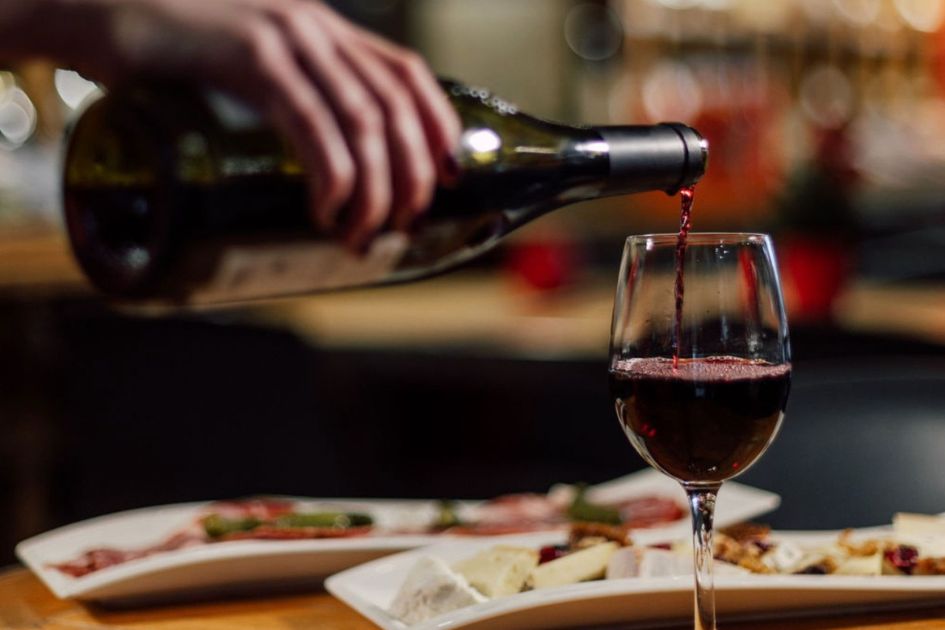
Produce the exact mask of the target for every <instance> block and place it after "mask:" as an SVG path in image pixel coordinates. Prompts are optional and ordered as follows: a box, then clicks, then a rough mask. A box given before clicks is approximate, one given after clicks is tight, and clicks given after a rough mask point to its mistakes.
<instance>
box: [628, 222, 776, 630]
mask: <svg viewBox="0 0 945 630" xmlns="http://www.w3.org/2000/svg"><path fill="white" fill-rule="evenodd" d="M677 260H678V263H679V264H677ZM677 271H678V272H679V273H677ZM677 276H679V277H678V278H677ZM683 277H684V278H685V283H684V285H683V283H682V282H681V281H682V278H683ZM683 286H685V293H683V291H682V289H683ZM677 298H678V299H677ZM610 355H611V357H610V387H611V393H612V394H613V397H614V400H615V406H616V411H617V417H618V419H619V420H620V423H621V425H622V426H623V429H624V431H625V432H626V434H627V437H628V438H629V439H630V443H631V444H633V446H634V448H636V450H637V452H638V453H640V455H641V456H642V457H643V459H645V460H646V461H647V462H648V463H649V464H650V465H651V466H653V467H654V468H657V469H658V470H660V471H662V472H663V473H665V474H667V475H669V476H670V477H673V478H674V479H676V480H677V481H679V482H680V483H681V484H682V486H683V489H684V490H685V491H686V494H687V496H688V499H689V504H690V508H691V511H692V525H693V546H694V559H695V628H696V630H714V628H715V593H714V590H713V584H712V520H713V514H714V509H715V499H716V495H717V493H718V490H719V488H720V486H721V484H722V482H723V481H725V480H726V479H731V478H732V477H735V476H736V475H739V474H741V473H743V472H744V471H745V470H747V469H748V468H749V467H750V466H751V465H752V464H753V463H754V462H755V461H756V460H757V459H758V458H759V457H760V456H761V454H762V453H763V452H764V451H765V449H767V447H768V445H769V444H770V443H771V441H772V440H773V439H774V437H775V435H776V434H777V432H778V428H779V426H780V424H781V419H782V418H783V417H784V407H785V404H786V402H787V396H788V391H789V389H790V379H791V362H790V361H791V360H790V346H789V342H788V327H787V318H786V317H785V314H784V306H783V300H782V297H781V285H780V281H779V279H778V271H777V265H776V263H775V258H774V250H773V247H772V244H771V239H770V238H769V237H768V236H766V235H763V234H729V233H717V234H710V233H691V234H689V237H688V243H687V244H680V247H679V248H677V235H675V234H651V235H643V236H631V237H629V238H628V239H627V242H626V245H625V247H624V251H623V260H622V262H621V265H620V277H619V279H618V283H617V294H616V298H615V301H614V316H613V326H612V330H611V345H610Z"/></svg>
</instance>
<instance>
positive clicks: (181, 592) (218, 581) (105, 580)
mask: <svg viewBox="0 0 945 630" xmlns="http://www.w3.org/2000/svg"><path fill="white" fill-rule="evenodd" d="M649 495H664V496H671V497H675V498H676V499H677V500H678V501H680V502H681V501H682V499H683V496H682V494H681V491H680V490H679V488H678V486H677V484H676V483H675V482H673V481H672V480H669V479H667V478H666V477H664V476H663V475H661V474H659V473H657V472H656V471H653V470H644V471H641V472H638V473H634V474H632V475H628V476H626V477H622V478H619V479H615V480H612V481H609V482H605V483H603V484H600V485H597V486H593V487H591V488H589V490H588V496H590V497H593V498H594V500H597V501H609V500H617V499H619V498H625V497H634V496H649ZM295 500H296V501H299V502H300V503H302V504H304V505H305V506H307V508H308V509H329V510H339V511H349V512H364V513H369V514H371V515H372V516H373V517H374V519H375V521H376V522H377V523H378V524H379V525H380V527H378V529H377V531H376V532H374V533H373V534H371V535H367V536H357V537H350V538H319V539H296V540H253V539H248V540H233V541H227V542H222V543H214V544H205V545H196V546H189V547H185V548H181V549H175V550H171V551H166V552H164V553H156V554H153V555H148V556H146V557H142V558H139V559H135V560H132V561H129V562H125V563H122V564H118V565H116V566H110V567H108V568H104V569H102V570H99V571H95V572H93V573H89V574H88V575H83V576H81V577H73V576H71V575H67V574H64V573H63V572H62V571H60V570H57V569H56V568H55V565H57V564H59V563H64V562H68V561H70V560H72V559H74V558H75V557H76V556H78V555H80V554H82V553H84V552H85V551H87V550H88V549H91V548H96V547H101V546H109V547H119V548H136V547H142V546H147V545H153V544H155V543H156V542H158V541H160V540H163V539H166V538H167V537H168V536H169V535H172V534H173V533H174V532H176V531H179V530H181V529H182V528H186V527H188V525H190V524H192V523H193V522H194V520H195V519H197V518H198V517H199V516H200V514H201V513H203V512H205V511H206V509H207V506H208V505H209V504H208V503H188V504H178V505H168V506H158V507H149V508H142V509H138V510H131V511H127V512H120V513H117V514H111V515H107V516H101V517H98V518H94V519H91V520H87V521H83V522H80V523H75V524H72V525H67V526H65V527H62V528H59V529H56V530H53V531H50V532H47V533H45V534H41V535H39V536H36V537H34V538H30V539H28V540H25V541H23V542H21V543H20V544H19V545H18V546H17V550H16V551H17V555H18V556H19V558H20V559H21V560H22V561H23V563H24V564H25V565H26V566H27V567H28V568H29V569H30V570H31V571H33V572H34V573H35V574H36V575H37V576H38V577H39V578H40V579H41V580H42V581H43V582H44V583H45V584H46V586H48V587H49V588H50V590H52V592H53V593H55V594H56V595H57V596H58V597H60V598H74V599H79V600H93V601H109V602H113V603H115V604H122V603H126V604H133V603H137V602H142V601H150V600H164V599H177V598H181V597H205V596H214V595H217V594H220V593H224V592H225V593H231V592H241V591H244V592H245V591H251V592H259V591H260V589H262V588H266V589H274V588H284V587H287V586H295V585H299V584H312V583H319V582H321V581H322V580H324V578H326V577H327V576H329V575H331V574H333V573H336V572H338V571H341V570H343V569H347V568H349V567H353V566H355V565H358V564H361V563H364V562H367V561H370V560H374V559H377V558H379V557H381V556H386V555H389V554H392V553H396V552H399V551H403V550H408V549H414V548H417V547H422V546H425V545H430V544H432V543H436V542H439V541H442V540H444V539H447V538H448V536H447V537H445V536H444V535H443V534H430V533H406V534H405V533H402V532H404V531H410V530H411V526H412V525H416V524H417V523H420V522H423V521H425V520H428V519H431V518H433V516H434V515H435V513H436V510H437V503H436V502H435V501H429V500H364V499H295ZM778 502H779V499H778V497H777V495H774V494H772V493H769V492H765V491H763V490H758V489H756V488H751V487H749V486H744V485H742V484H738V483H730V484H727V485H726V487H725V488H724V489H723V491H722V493H721V494H720V497H719V508H718V510H719V513H718V519H717V522H718V523H720V524H721V525H725V524H730V523H735V522H739V521H743V520H745V519H750V518H753V517H756V516H758V515H761V514H764V513H766V512H769V511H771V510H772V509H774V508H775V507H777V505H778ZM459 505H460V508H461V510H464V511H475V510H476V509H478V508H479V506H480V505H481V503H480V502H461V503H460V504H459ZM687 528H688V520H687V519H686V518H682V519H679V520H677V521H676V522H673V523H670V524H668V525H666V526H662V527H652V528H648V529H643V530H638V532H639V534H638V535H637V537H638V538H639V539H640V540H643V541H645V540H659V539H667V538H676V537H679V536H681V535H684V534H685V532H686V531H687ZM635 531H637V530H635ZM546 533H547V532H546ZM474 539H475V538H474V537H468V536H467V537H464V538H462V540H474Z"/></svg>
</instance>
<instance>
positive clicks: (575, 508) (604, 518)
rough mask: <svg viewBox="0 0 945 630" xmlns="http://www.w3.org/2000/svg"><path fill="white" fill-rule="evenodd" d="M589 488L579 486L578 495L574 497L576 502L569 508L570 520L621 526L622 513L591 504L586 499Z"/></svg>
mask: <svg viewBox="0 0 945 630" xmlns="http://www.w3.org/2000/svg"><path fill="white" fill-rule="evenodd" d="M586 494H587V488H586V487H585V486H583V485H581V486H578V490H577V494H575V495H574V501H572V502H571V505H570V506H569V507H568V518H570V519H571V520H572V521H585V522H589V523H605V524H607V525H620V524H621V523H623V519H621V518H620V511H619V510H617V509H615V508H612V507H607V506H606V505H598V504H596V503H591V502H590V501H588V500H587V498H586Z"/></svg>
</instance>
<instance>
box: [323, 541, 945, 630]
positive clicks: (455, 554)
mask: <svg viewBox="0 0 945 630" xmlns="http://www.w3.org/2000/svg"><path fill="white" fill-rule="evenodd" d="M888 533H889V529H888V528H875V529H866V530H860V531H858V532H856V534H857V535H858V536H861V537H868V536H874V535H885V534H888ZM837 535H838V532H781V533H777V532H776V533H774V534H773V537H774V538H776V539H778V540H781V541H791V542H793V543H795V544H799V545H808V546H809V545H819V544H826V543H827V542H829V541H831V540H834V539H836V537H837ZM562 540H563V535H562V534H561V533H557V534H556V533H548V532H546V533H542V534H526V535H520V536H510V537H503V538H502V540H496V539H493V540H484V539H470V540H455V539H454V540H447V541H441V542H440V543H438V544H436V545H433V546H430V547H427V548H425V549H416V550H412V551H408V552H403V553H399V554H395V555H392V556H388V557H386V558H382V559H379V560H375V561H372V562H369V563H366V564H364V565H361V566H358V567H354V568H352V569H348V570H346V571H343V572H341V573H339V574H337V575H334V576H332V577H330V578H329V579H328V580H327V581H326V583H325V585H326V587H327V589H328V590H329V592H331V593H332V594H333V595H335V596H336V597H338V598H340V599H341V600H343V601H345V602H346V603H347V604H348V605H350V606H351V607H352V608H354V609H355V610H357V611H358V612H359V613H361V614H362V615H363V616H365V617H367V618H368V619H370V620H371V621H373V622H374V623H376V624H377V625H378V626H380V627H381V628H383V629H384V630H404V629H405V628H410V629H411V630H433V629H434V628H435V629H437V630H446V629H458V628H463V629H473V628H474V629H475V630H487V629H499V628H513V627H514V628H520V629H523V630H525V629H528V628H534V629H538V628H542V629H549V630H550V629H552V628H568V627H588V626H592V625H595V624H620V627H632V626H630V625H628V624H641V625H645V626H646V627H653V626H654V625H659V624H661V623H671V622H684V621H685V620H686V619H691V614H692V613H691V609H692V588H693V581H692V577H691V575H677V576H671V577H661V578H622V579H612V580H600V581H594V582H582V583H578V584H570V585H566V586H559V587H554V588H547V589H539V590H530V591H526V592H523V593H518V594H515V595H510V596H507V597H502V598H496V599H491V600H489V601H486V602H483V603H477V604H472V605H469V606H466V607H463V608H459V609H457V610H454V611H451V612H447V613H445V614H442V615H439V616H437V617H435V618H432V619H429V620H427V621H424V622H421V623H418V624H415V625H409V626H408V625H407V624H405V623H403V622H401V621H400V620H398V619H397V618H395V617H394V616H393V615H392V614H391V613H390V612H389V610H390V606H391V603H392V602H393V600H394V598H395V596H396V595H397V592H398V589H399V587H400V585H401V584H402V583H403V582H404V580H405V579H406V577H407V575H408V573H409V572H410V570H411V568H412V567H413V566H415V564H416V563H417V561H418V560H419V559H420V558H421V557H436V558H440V559H442V560H443V561H445V562H446V563H447V564H453V563H455V562H458V561H461V560H463V559H467V558H469V557H470V556H471V555H473V554H475V553H477V552H479V551H482V550H484V549H487V548H488V547H490V546H493V545H496V544H505V545H514V546H536V547H537V546H543V545H548V544H554V543H558V542H561V541H562ZM716 593H717V607H718V612H719V615H720V616H721V617H722V618H723V619H725V618H728V619H733V618H761V617H765V616H773V615H778V616H786V615H803V614H808V613H810V612H813V611H816V610H817V609H822V608H825V607H829V608H831V609H832V610H834V611H836V610H839V609H850V610H854V609H859V610H873V609H883V608H895V607H901V606H910V607H912V606H921V605H931V604H934V603H936V602H941V601H942V597H943V596H945V576H885V575H883V576H850V575H755V574H750V575H719V576H717V577H716Z"/></svg>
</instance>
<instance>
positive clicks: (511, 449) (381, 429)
mask: <svg viewBox="0 0 945 630" xmlns="http://www.w3.org/2000/svg"><path fill="white" fill-rule="evenodd" d="M0 312H2V313H3V318H4V319H3V327H2V329H3V330H4V331H7V333H8V336H7V338H6V339H4V342H5V345H4V347H5V348H7V349H8V350H7V352H6V354H5V359H6V360H5V361H4V362H3V363H2V365H3V369H4V371H3V372H2V373H0V382H2V383H3V390H2V392H0V394H2V395H0V423H2V430H3V435H5V436H6V438H5V439H4V450H3V458H2V459H0V513H3V514H7V515H9V516H8V518H5V519H3V520H0V562H9V561H12V560H13V556H12V547H13V544H14V543H15V542H16V541H17V540H18V539H20V538H23V537H25V536H28V535H31V534H35V533H38V532H39V531H42V530H45V529H48V528H50V527H52V526H56V525H61V524H65V523H69V522H72V521H76V520H80V519H84V518H88V517H91V516H95V515H99V514H105V513H109V512H114V511H117V510H123V509H129V508H134V507H141V506H147V505H156V504H162V503H172V502H179V501H190V500H203V499H217V498H226V497H234V496H245V495H250V494H256V493H280V494H298V495H307V496H336V497H344V496H368V497H457V498H484V497H489V496H493V495H496V494H500V493H505V492H512V491H544V490H546V489H547V488H548V487H549V486H551V485H552V484H553V483H555V482H560V481H566V482H574V481H587V482H599V481H604V480H606V479H610V478H613V477H617V476H619V475H622V474H626V473H628V472H631V471H633V470H637V469H640V468H642V467H643V466H644V464H643V462H642V461H641V460H640V459H639V457H638V456H637V455H636V454H635V453H634V452H633V450H632V448H631V447H630V446H629V444H628V443H627V441H626V439H625V437H624V436H623V434H622V432H621V431H620V429H619V427H618V425H617V422H616V420H615V417H614V414H613V410H612V402H611V400H610V398H609V396H608V392H607V383H606V369H607V364H606V361H604V360H601V361H592V360H586V361H536V360H521V359H510V358H490V357H487V356H474V355H471V354H469V353H465V352H461V351H460V352H451V353H435V352H426V353H421V352H418V351H409V350H404V351H372V352H355V351H337V350H336V351H327V350H319V349H317V348H314V347H312V346H310V345H308V344H305V343H303V342H302V341H301V340H299V339H298V338H296V337H295V336H294V335H292V334H290V333H286V332H280V331H278V330H273V329H270V328H264V327H260V326H256V325H252V324H249V323H246V322H242V321H240V320H239V318H238V317H234V316H230V317H225V316H220V317H218V318H216V319H215V320H214V319H207V318H201V319H196V318H164V319H139V318H128V317H123V316H118V315H116V314H114V313H112V312H110V311H108V310H106V309H104V308H103V307H102V306H101V305H100V304H97V303H96V302H95V301H87V300H75V301H61V302H55V303H51V304H47V305H45V306H43V307H38V306H37V305H36V304H35V303H23V304H19V305H17V304H15V303H6V304H4V305H3V309H2V311H0ZM12 331H17V332H16V333H15V334H9V333H11V332H12ZM793 343H794V353H795V379H794V384H793V390H792V394H791V399H790V401H789V404H788V414H787V418H786V421H785V423H784V425H783V428H782V431H781V434H780V435H779V437H778V439H777V440H776V442H775V443H774V445H773V446H772V447H771V449H770V450H769V452H768V454H767V455H766V456H765V457H764V458H763V459H762V460H761V461H760V463H759V464H758V465H757V466H756V467H755V468H754V469H752V470H750V471H749V472H748V473H746V474H745V475H744V476H743V477H742V478H741V479H740V480H741V481H744V482H746V483H750V484H754V485H758V486H759V487H762V488H765V489H768V490H772V491H775V492H778V493H780V494H781V495H782V497H783V503H782V507H781V508H780V509H779V510H777V511H776V512H774V513H773V514H771V515H769V516H767V517H764V518H763V520H764V521H766V522H768V523H770V524H772V525H774V526H776V527H778V528H794V529H804V528H807V529H809V528H840V527H848V526H863V525H875V524H881V523H884V522H888V521H889V519H890V518H891V516H892V514H893V513H895V512H896V511H918V512H933V513H934V512H938V511H942V509H943V506H945V475H942V474H941V459H942V458H941V453H942V452H943V449H945V435H943V431H942V419H941V410H942V409H945V387H943V385H945V360H943V358H942V353H941V349H940V348H939V347H938V346H935V345H927V344H923V343H918V342H912V341H907V340H904V339H900V338H889V337H872V336H857V335H851V334H848V333H842V332H840V331H838V330H836V329H833V328H827V327H798V328H796V329H795V330H794V331H793Z"/></svg>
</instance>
